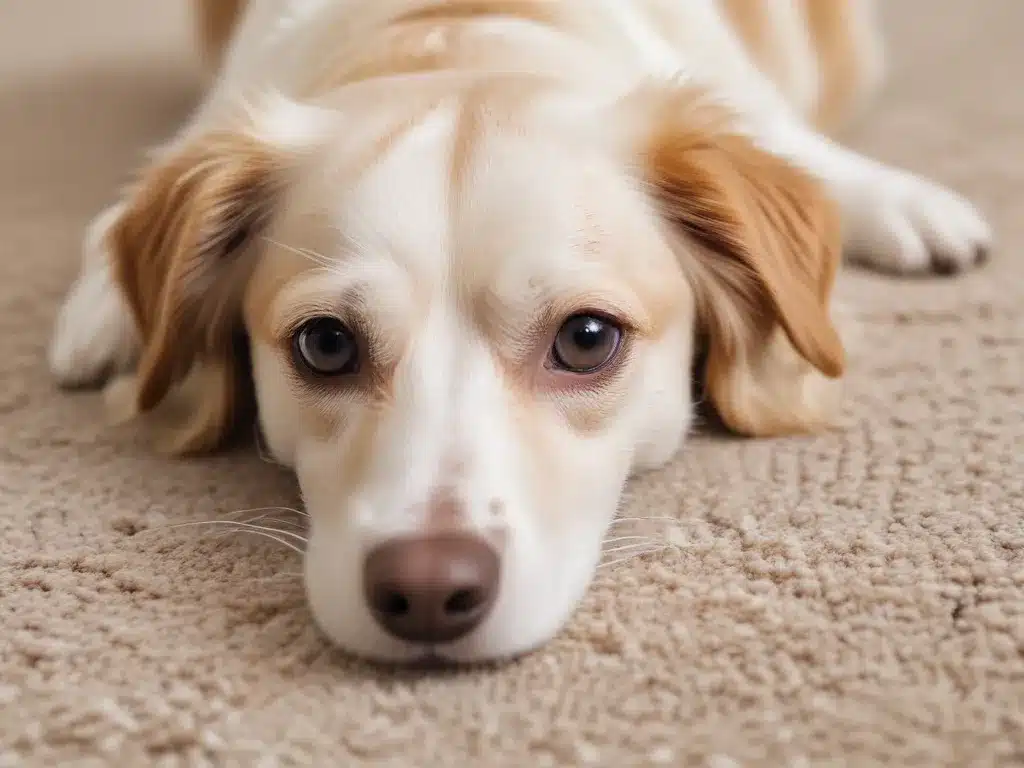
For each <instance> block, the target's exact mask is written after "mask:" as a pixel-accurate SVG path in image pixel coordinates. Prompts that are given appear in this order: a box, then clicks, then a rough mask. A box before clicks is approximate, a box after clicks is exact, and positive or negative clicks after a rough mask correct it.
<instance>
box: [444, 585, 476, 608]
mask: <svg viewBox="0 0 1024 768" xmlns="http://www.w3.org/2000/svg"><path fill="white" fill-rule="evenodd" d="M485 602H486V596H485V595H483V594H481V593H480V592H478V591H476V590H472V589H460V590H458V591H457V592H455V593H453V594H452V596H451V597H449V598H448V599H447V600H445V603H444V610H445V613H470V612H471V611H474V610H476V609H477V608H479V607H480V606H481V605H483V604H484V603H485Z"/></svg>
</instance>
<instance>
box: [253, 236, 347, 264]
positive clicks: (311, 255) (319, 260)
mask: <svg viewBox="0 0 1024 768" xmlns="http://www.w3.org/2000/svg"><path fill="white" fill-rule="evenodd" d="M263 239H264V240H265V241H266V242H268V243H270V244H271V245H276V246H277V247H278V248H283V249H284V250H286V251H288V252H289V253H294V254H295V255H296V256H302V257H303V258H306V259H309V260H310V261H311V262H313V263H314V264H316V265H318V266H321V267H324V268H326V269H331V268H333V267H336V266H337V265H336V264H335V263H334V262H332V261H331V260H330V259H329V258H327V257H326V256H324V255H323V254H322V253H317V252H316V251H311V250H309V249H308V248H296V247H295V246H294V245H288V244H287V243H282V242H281V241H280V240H275V239H273V238H272V237H264V238H263Z"/></svg>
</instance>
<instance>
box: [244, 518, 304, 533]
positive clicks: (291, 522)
mask: <svg viewBox="0 0 1024 768" xmlns="http://www.w3.org/2000/svg"><path fill="white" fill-rule="evenodd" d="M242 522H243V523H258V522H264V523H277V524H278V525H287V526H290V527H291V528H296V529H298V530H300V531H304V530H305V529H306V526H304V525H303V524H302V523H300V522H298V521H296V520H284V519H282V518H280V517H269V516H268V515H258V516H256V517H250V518H249V519H248V520H242Z"/></svg>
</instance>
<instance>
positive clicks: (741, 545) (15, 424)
mask: <svg viewBox="0 0 1024 768" xmlns="http://www.w3.org/2000/svg"><path fill="white" fill-rule="evenodd" d="M184 5H185V4H184V3H183V2H179V1H172V0H161V2H151V1H149V0H147V1H146V2H139V0H88V2H85V1H84V0H18V1H15V0H7V2H4V3H3V4H2V10H0V251H2V256H0V766H15V765H30V766H56V765H74V766H78V765H121V766H142V765H149V764H153V765H166V766H172V765H204V764H206V765H212V764H216V765H239V766H255V765H260V766H271V765H299V764H305V765H339V766H358V765H363V764H366V765H369V764H374V765H395V766H405V767H406V768H411V767H413V766H415V767H417V768H419V767H425V766H434V765H438V766H441V765H452V766H456V765H458V766H465V765H486V766H510V767H514V768H527V767H528V766H545V765H551V766H554V765H565V766H585V765H602V766H632V765H647V766H655V765H674V766H688V765H694V766H707V767H708V768H727V767H730V766H731V767H732V768H738V767H739V766H774V767H778V768H800V767H803V768H811V767H816V766H869V765H888V766H900V767H903V766H927V767H928V768H935V767H936V766H954V765H955V766H977V767H979V768H980V767H982V766H996V765H999V766H1011V765H1016V766H1020V765H1024V263H1022V251H1024V88H1022V87H1021V86H1020V84H1019V80H1020V74H1021V72H1022V71H1024V45H1021V44H1020V34H1021V32H1022V31H1024V3H1021V2H1018V1H1017V0H973V1H972V2H969V3H968V2H964V0H887V3H886V5H887V6H888V13H887V15H888V17H889V19H890V21H891V24H890V38H891V42H892V45H891V47H892V53H893V76H892V80H891V82H890V85H889V87H888V89H887V91H886V94H885V96H884V98H883V100H882V103H881V104H880V105H879V106H878V108H877V109H876V110H875V112H874V113H873V114H872V116H871V119H870V120H869V121H868V123H869V125H866V126H864V127H863V128H861V129H860V130H859V132H858V133H857V135H856V136H855V141H856V143H857V144H858V146H861V147H866V148H869V149H870V150H871V151H872V152H875V153H877V154H878V155H880V156H882V157H884V158H886V159H888V160H891V161H897V162H900V163H902V164H905V165H907V166H909V167H912V168H914V169H916V170H919V171H923V172H927V173H928V174H930V175H933V176H935V177H937V178H939V179H942V180H944V181H946V182H947V183H951V184H953V185H955V186H956V187H958V188H959V189H961V190H963V191H965V192H966V193H968V194H969V195H970V196H972V197H973V198H974V199H976V200H977V201H979V203H980V204H981V205H982V206H983V207H984V208H985V209H986V210H987V211H988V212H989V213H990V214H991V216H992V218H993V221H994V224H995V225H996V228H997V230H998V232H999V235H1000V239H1001V245H1000V248H999V249H998V252H997V253H996V257H995V260H994V263H992V264H991V265H990V266H989V267H988V268H986V269H985V270H984V271H982V272H980V273H978V274H976V275H972V276H969V277H966V278H962V279H956V280H952V281H950V280H941V279H935V280H913V281H909V280H904V281H898V280H887V279H883V278H879V277H874V276H869V275H865V274H863V273H850V274H847V275H846V276H845V277H844V279H843V283H842V294H843V296H844V297H846V298H848V299H850V300H852V301H854V302H855V303H856V305H857V306H858V308H859V310H860V312H861V313H862V316H863V320H864V323H865V328H866V333H867V351H868V355H867V356H865V357H863V358H862V359H861V361H860V368H858V369H857V370H855V371H854V372H853V374H852V376H851V378H850V400H849V414H850V417H851V420H852V424H853V426H852V427H851V429H850V430H849V431H848V432H846V433H845V434H840V435H834V436H828V437H822V438H819V439H808V440H784V441H767V440H766V441H760V442H743V441H735V440H727V439H722V438H717V439H713V438H703V439H700V440H698V441H697V442H695V443H694V444H693V445H692V446H691V447H690V448H689V450H688V451H686V452H685V454H684V455H683V456H682V457H680V459H679V460H678V461H677V462H675V464H674V465H673V466H671V467H670V468H669V469H667V470H666V471H664V472H661V473H659V474H657V475H654V476H651V477H649V478H646V479H644V480H643V481H642V482H639V483H636V484H635V486H634V487H633V491H632V495H633V503H632V507H631V513H632V514H634V515H671V516H675V517H678V519H679V521H680V522H679V525H678V529H679V531H678V532H677V533H676V534H675V536H676V541H677V542H678V543H680V544H681V549H680V552H679V553H678V554H671V555H665V556H662V557H655V558H653V559H648V560H647V561H633V562H632V563H629V564H626V565H623V566H621V567H619V568H616V569H612V570H611V571H609V572H607V573H605V574H604V575H602V577H601V578H600V580H599V582H598V583H597V584H596V585H595V587H594V588H593V589H592V591H591V592H590V595H589V598H588V599H587V600H586V603H585V604H584V605H583V607H582V609H581V610H580V612H579V614H578V615H577V617H576V619H575V620H574V621H573V623H572V625H571V626H570V627H569V628H568V629H567V630H566V631H565V632H564V633H563V634H562V635H561V636H560V637H559V638H558V639H557V640H556V641H555V642H553V643H552V644H551V645H550V646H548V647H547V648H546V649H545V650H544V651H542V652H539V653H537V654H535V655H533V656H531V657H529V658H527V659H524V660H522V661H520V662H518V663H516V664H513V665H511V666H507V667H505V668H502V669H500V670H489V671H477V672H472V673H455V674H444V675H438V674H424V673H418V674H417V673H411V672H405V673H386V672H381V671H379V670H375V669H371V668H367V667H363V666H360V665H356V664H353V663H351V662H349V661H346V660H345V659H343V658H341V657H339V656H338V655H337V654H335V653H332V652H331V651H330V650H329V649H328V648H327V647H325V645H324V643H323V642H322V641H321V640H320V639H319V638H318V636H317V635H316V633H315V632H314V631H313V630H312V628H311V624H310V618H309V615H308V613H307V611H306V608H305V607H304V605H303V593H302V589H301V585H300V582H299V580H298V579H297V578H295V576H294V574H295V573H296V572H297V571H298V568H299V561H298V558H297V556H294V555H293V554H292V553H290V552H288V551H286V550H284V549H282V548H280V547H276V546H275V545H274V544H273V543H272V542H263V541H262V540H249V539H244V538H239V537H237V536H228V537H217V536H215V535H214V534H213V533H210V532H206V533H203V532H202V531H201V529H184V530H167V529H166V528H164V527H165V526H168V525H171V524H174V523H181V522H187V521H197V520H204V519H212V518H215V517H223V516H224V515H225V514H227V513H230V512H233V511H235V510H238V509H241V508H247V507H262V506H266V505H268V504H279V503H288V502H292V503H294V493H293V490H292V487H291V484H290V481H289V480H288V478H287V477H285V476H283V475H282V474H280V473H279V472H278V471H277V470H275V469H274V468H273V467H270V466H269V465H267V464H264V463H262V462H261V461H260V460H259V458H258V457H257V456H256V455H254V454H253V453H251V452H249V453H246V452H241V453H240V454H238V455H233V456H223V457H218V458H214V459H210V460H207V461H196V462H190V463H180V464H171V463H167V462H165V461H163V460H158V459H155V458H153V457H151V456H150V455H149V454H148V453H147V452H146V450H145V446H144V444H143V443H142V441H141V439H140V438H139V436H138V435H137V434H136V433H134V432H133V431H132V430H130V429H120V430H110V429H108V428H107V427H106V426H104V424H103V418H102V412H101V409H100V407H99V404H98V398H97V397H96V396H95V395H90V394H78V395H73V396H72V395H66V394H60V393H58V392H57V391H56V390H55V389H54V387H53V386H52V385H51V384H50V382H49V379H48V378H47V375H46V371H45V365H44V357H43V352H44V346H45V342H46V339H47V336H48V333H49V329H50V323H51V319H52V317H53V313H54V310H55V306H56V302H57V300H58V298H59V296H60V295H61V294H62V292H63V290H64V289H65V287H66V286H67V285H68V283H69V282H70V280H71V278H72V276H73V274H74V272H75V270H76V269H77V259H78V243H79V239H80V236H81V231H82V227H83V225H84V224H85V223H86V221H87V220H88V219H89V217H91V216H92V215H93V214H94V213H96V212H97V211H98V210H99V209H100V208H101V207H102V206H103V205H105V204H106V203H107V202H108V201H110V199H111V196H112V195H113V194H114V191H115V188H116V186H117V184H119V183H120V182H121V181H122V180H123V178H124V175H125V173H126V172H127V171H128V170H129V169H130V168H131V167H132V166H133V164H134V163H135V162H136V161H138V160H139V158H140V153H141V151H142V150H143V149H144V148H145V147H146V145H147V144H148V143H149V142H152V141H155V140H158V139H160V138H162V137H164V136H166V135H167V134H168V133H169V132H170V131H171V130H172V129H173V128H174V127H175V126H176V124H177V121H179V120H180V119H181V118H182V117H183V116H184V115H185V113H186V111H187V110H188V108H189V106H190V105H191V104H192V101H193V99H194V98H195V93H196V79H195V74H194V69H193V66H192V63H191V61H192V60H191V56H190V53H189V50H188V44H189V38H188V29H187V25H186V19H185V15H184V8H183V7H184Z"/></svg>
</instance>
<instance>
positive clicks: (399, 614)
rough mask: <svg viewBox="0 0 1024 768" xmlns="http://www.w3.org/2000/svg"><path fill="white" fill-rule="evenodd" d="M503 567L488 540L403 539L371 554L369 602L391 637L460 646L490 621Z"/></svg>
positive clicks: (452, 537)
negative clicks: (459, 641) (461, 641)
mask: <svg viewBox="0 0 1024 768" xmlns="http://www.w3.org/2000/svg"><path fill="white" fill-rule="evenodd" d="M500 571H501V562H500V560H499V557H498V553H497V552H496V551H495V549H494V548H493V547H492V546H491V545H490V544H488V543H487V542H486V541H485V540H484V539H482V538H480V537H477V536H471V535H467V534H460V535H456V534H452V535H448V536H425V537H416V538H408V539H399V540H395V541H391V542H388V543H386V544H382V545H380V546H379V547H377V548H376V549H374V550H373V551H371V552H370V554H369V556H368V557H367V558H366V563H365V565H364V567H363V583H364V589H365V592H366V600H367V602H368V603H369V606H370V610H371V611H372V612H373V615H374V617H375V618H376V619H377V622H378V623H379V624H380V625H381V626H382V627H383V628H384V629H385V630H387V632H388V633H390V634H391V635H393V636H395V637H398V638H400V639H402V640H406V641H408V642H411V643H421V644H424V645H430V644H435V643H446V642H451V641H452V640H457V639H458V638H460V637H462V636H463V635H466V634H468V633H469V632H470V631H472V630H473V629H474V628H475V627H477V626H478V625H479V624H480V623H481V622H482V621H483V620H484V618H485V617H486V616H487V614H488V612H489V611H490V609H491V606H492V605H493V604H494V599H495V597H496V596H497V593H498V579H499V575H500Z"/></svg>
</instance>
